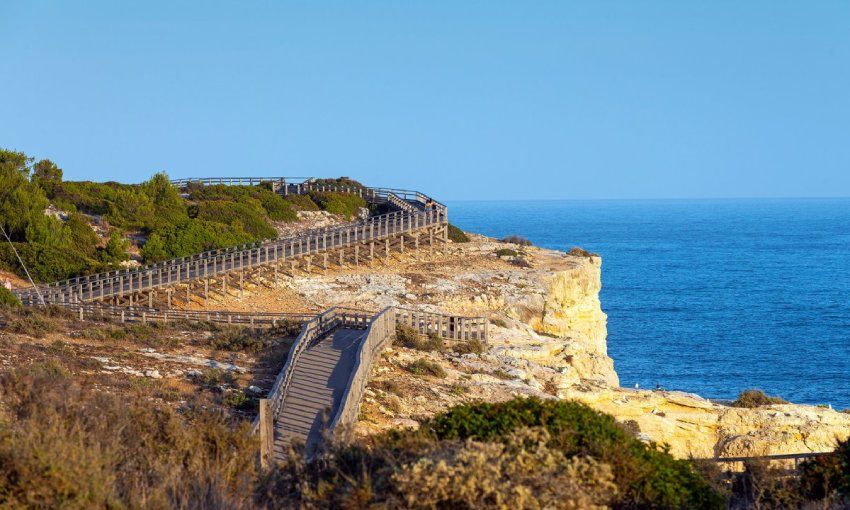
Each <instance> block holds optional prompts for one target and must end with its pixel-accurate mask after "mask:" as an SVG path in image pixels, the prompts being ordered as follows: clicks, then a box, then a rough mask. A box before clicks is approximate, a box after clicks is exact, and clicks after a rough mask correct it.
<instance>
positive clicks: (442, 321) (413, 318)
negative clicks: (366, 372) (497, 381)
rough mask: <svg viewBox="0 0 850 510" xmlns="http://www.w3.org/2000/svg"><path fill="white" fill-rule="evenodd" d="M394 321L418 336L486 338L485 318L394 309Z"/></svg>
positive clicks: (482, 339) (480, 339)
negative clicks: (408, 327) (413, 331)
mask: <svg viewBox="0 0 850 510" xmlns="http://www.w3.org/2000/svg"><path fill="white" fill-rule="evenodd" d="M395 320H396V322H397V323H398V324H405V325H407V326H410V327H412V328H413V329H415V330H416V332H417V333H419V334H420V335H428V334H436V335H437V336H439V337H441V338H445V339H448V340H460V341H469V340H479V341H482V342H485V341H486V340H487V337H488V323H489V321H488V320H487V318H486V317H460V316H455V315H446V314H442V313H437V312H426V311H424V310H417V309H415V308H402V307H396V309H395Z"/></svg>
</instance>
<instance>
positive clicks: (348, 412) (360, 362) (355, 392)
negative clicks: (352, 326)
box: [328, 307, 396, 436]
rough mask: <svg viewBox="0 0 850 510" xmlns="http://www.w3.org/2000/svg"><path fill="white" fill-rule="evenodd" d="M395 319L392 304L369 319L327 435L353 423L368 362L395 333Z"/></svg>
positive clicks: (367, 374) (355, 419) (358, 408)
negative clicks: (370, 320) (369, 321)
mask: <svg viewBox="0 0 850 510" xmlns="http://www.w3.org/2000/svg"><path fill="white" fill-rule="evenodd" d="M395 321H396V318H395V310H394V309H393V308H392V307H389V308H385V309H384V310H382V311H381V312H380V313H379V314H377V315H376V316H375V317H374V318H373V319H372V322H371V323H370V324H369V328H368V329H367V330H366V334H365V335H363V338H362V339H361V340H360V345H359V346H358V347H357V354H356V356H357V357H356V359H355V361H354V368H353V369H352V371H351V377H350V378H349V380H348V384H347V385H346V388H345V392H344V393H343V397H342V402H340V404H339V409H338V410H337V412H336V416H334V418H333V421H332V422H331V424H330V426H329V427H328V433H329V434H330V435H331V436H333V434H334V433H335V432H336V431H337V430H338V428H339V427H341V426H342V427H348V426H352V425H354V423H356V422H357V415H358V414H359V413H360V402H361V400H363V393H364V392H365V391H366V385H367V384H368V383H369V374H370V373H371V371H372V365H374V363H375V360H376V359H377V358H378V357H379V356H380V354H381V351H382V350H383V349H384V347H386V346H387V344H389V343H390V342H391V341H392V338H393V335H394V334H395V324H396V322H395Z"/></svg>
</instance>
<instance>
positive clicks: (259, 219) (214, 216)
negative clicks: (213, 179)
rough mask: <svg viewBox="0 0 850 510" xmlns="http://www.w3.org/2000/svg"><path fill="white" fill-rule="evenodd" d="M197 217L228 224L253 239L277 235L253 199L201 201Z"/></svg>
mask: <svg viewBox="0 0 850 510" xmlns="http://www.w3.org/2000/svg"><path fill="white" fill-rule="evenodd" d="M197 219H198V220H202V221H210V222H215V223H222V224H225V225H230V226H231V227H232V228H234V229H236V230H242V231H244V232H245V233H247V234H249V235H250V236H251V237H252V238H253V239H254V240H260V239H268V238H270V237H275V236H276V235H277V231H276V230H275V229H274V228H273V227H272V226H271V225H269V223H268V222H267V221H266V220H265V218H264V212H263V209H262V207H261V206H260V205H259V203H258V202H256V201H255V200H246V201H245V202H231V201H228V200H211V201H209V202H201V204H199V209H198V216H197Z"/></svg>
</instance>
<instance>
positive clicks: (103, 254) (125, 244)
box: [98, 230, 130, 265]
mask: <svg viewBox="0 0 850 510" xmlns="http://www.w3.org/2000/svg"><path fill="white" fill-rule="evenodd" d="M129 247H130V243H129V241H127V240H126V239H124V238H123V237H122V236H121V233H120V232H118V231H117V230H113V231H112V233H111V234H109V240H108V241H107V242H106V246H104V247H103V249H102V250H99V251H98V255H99V257H100V260H101V261H103V262H104V263H105V264H109V265H112V264H119V263H121V262H124V261H125V260H130V255H129V254H128V253H127V248H129Z"/></svg>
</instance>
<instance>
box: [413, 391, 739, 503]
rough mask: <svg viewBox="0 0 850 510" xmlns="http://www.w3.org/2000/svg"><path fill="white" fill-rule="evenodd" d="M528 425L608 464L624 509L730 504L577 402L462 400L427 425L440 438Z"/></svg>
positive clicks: (678, 464) (565, 448)
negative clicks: (546, 432) (459, 403)
mask: <svg viewBox="0 0 850 510" xmlns="http://www.w3.org/2000/svg"><path fill="white" fill-rule="evenodd" d="M524 427H543V428H545V429H546V430H547V431H548V432H549V433H550V434H551V437H552V439H551V443H550V445H551V446H553V447H557V449H558V450H560V451H562V452H564V454H565V455H567V456H568V457H574V456H589V457H592V458H594V459H596V460H598V461H600V462H603V463H605V464H608V465H610V466H611V467H612V469H613V472H614V482H615V483H616V485H617V486H618V487H619V495H618V497H617V502H616V503H615V505H614V506H615V507H619V508H694V509H696V508H712V509H713V508H718V509H720V508H724V501H723V498H722V497H721V496H720V495H719V494H718V493H717V492H716V491H715V490H714V489H712V488H711V487H710V486H709V485H708V483H707V482H706V481H705V480H704V479H703V478H702V477H701V476H700V475H699V474H698V473H697V472H696V471H695V470H694V468H693V466H692V465H691V464H690V463H689V462H688V461H684V460H676V459H674V458H673V457H672V456H671V455H670V454H668V453H667V452H666V451H662V450H658V449H657V448H656V447H655V446H653V445H649V446H648V445H645V444H643V443H642V442H640V441H639V440H637V439H636V438H634V437H632V436H631V435H630V434H628V433H627V432H626V431H625V430H623V428H621V427H620V426H618V425H617V423H616V422H615V421H614V418H613V417H611V416H609V415H606V414H602V413H599V412H597V411H594V410H593V409H591V408H590V407H588V406H586V405H584V404H580V403H577V402H563V401H552V400H545V401H544V400H540V399H536V398H528V399H515V400H511V401H509V402H502V403H497V404H489V403H479V404H468V405H461V406H457V407H455V408H452V409H451V410H449V411H448V412H447V413H444V414H442V415H439V416H436V417H435V418H433V419H431V420H429V421H427V422H426V423H424V424H423V425H422V432H421V433H424V434H427V435H430V436H432V437H434V438H436V439H439V440H452V439H454V440H466V439H474V440H476V441H494V440H495V441H499V440H503V439H504V438H506V437H508V436H509V434H511V433H512V432H513V431H515V430H517V429H520V428H524Z"/></svg>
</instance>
